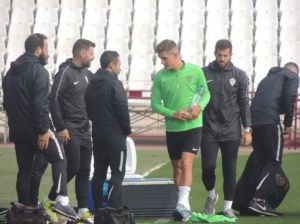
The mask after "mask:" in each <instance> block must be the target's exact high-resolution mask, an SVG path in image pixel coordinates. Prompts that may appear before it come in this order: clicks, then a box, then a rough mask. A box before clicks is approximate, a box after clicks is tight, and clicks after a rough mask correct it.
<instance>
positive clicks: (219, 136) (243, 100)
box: [203, 61, 251, 141]
mask: <svg viewBox="0 0 300 224" xmlns="http://www.w3.org/2000/svg"><path fill="white" fill-rule="evenodd" d="M203 71H204V74H205V77H206V81H207V86H208V89H209V92H210V101H209V103H208V104H207V106H206V107H205V110H204V113H203V136H204V137H205V138H208V139H210V140H213V141H231V140H237V139H240V137H241V123H242V124H243V126H244V127H251V117H250V108H249V96H248V83H249V81H248V77H247V75H246V73H245V72H244V71H242V70H241V69H239V68H237V67H235V66H234V65H233V64H232V63H231V62H230V64H229V66H228V67H227V68H226V69H224V70H223V69H221V68H219V66H218V64H217V62H216V61H213V62H211V63H210V64H209V65H208V66H207V67H204V68H203Z"/></svg>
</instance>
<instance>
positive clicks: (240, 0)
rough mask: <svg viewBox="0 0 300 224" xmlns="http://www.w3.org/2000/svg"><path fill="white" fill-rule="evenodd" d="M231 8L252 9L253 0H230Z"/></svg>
mask: <svg viewBox="0 0 300 224" xmlns="http://www.w3.org/2000/svg"><path fill="white" fill-rule="evenodd" d="M231 10H232V11H233V12H235V11H253V1H249V0H231Z"/></svg>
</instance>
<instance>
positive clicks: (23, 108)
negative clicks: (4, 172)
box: [2, 33, 77, 222]
mask: <svg viewBox="0 0 300 224" xmlns="http://www.w3.org/2000/svg"><path fill="white" fill-rule="evenodd" d="M25 51H26V52H25V53H24V54H23V55H21V56H20V57H19V58H18V59H17V60H16V61H14V62H12V64H11V67H10V69H9V70H8V72H7V74H6V76H5V77H4V79H3V83H2V86H3V93H4V96H3V106H4V109H5V111H6V114H7V117H8V126H9V136H10V140H11V141H13V142H14V143H15V151H16V157H17V163H18V169H19V170H18V175H17V183H16V187H17V194H18V202H19V203H22V204H25V205H29V204H34V203H36V201H35V200H36V196H35V195H32V194H31V193H32V191H33V189H36V190H37V189H38V186H33V185H32V184H33V183H32V182H31V175H32V172H33V165H34V159H35V155H36V153H37V151H38V150H40V152H41V153H42V154H43V156H44V158H45V159H46V161H48V162H50V163H51V164H52V178H53V186H52V188H51V191H50V193H49V195H48V198H49V199H48V201H51V210H52V208H53V210H54V211H56V212H58V213H61V214H63V215H65V216H69V217H71V218H73V219H76V218H77V215H76V212H75V211H74V209H73V208H72V206H71V205H70V203H69V197H68V194H67V172H66V163H67V161H66V158H65V154H64V151H63V149H62V148H61V147H60V144H59V142H58V140H57V138H56V136H55V135H54V133H53V131H52V130H51V128H52V125H51V120H50V117H49V101H48V96H49V74H48V72H47V70H46V69H45V68H44V65H46V64H47V62H48V57H49V55H48V41H47V37H46V36H45V35H43V34H39V33H34V34H32V35H30V36H29V37H28V38H27V39H26V41H25ZM43 172H44V170H41V173H43ZM36 184H39V181H38V183H36ZM51 210H48V211H46V212H47V213H48V215H49V216H50V219H51V221H52V222H57V221H58V219H57V216H56V215H55V213H53V212H52V211H51ZM53 214H54V215H53Z"/></svg>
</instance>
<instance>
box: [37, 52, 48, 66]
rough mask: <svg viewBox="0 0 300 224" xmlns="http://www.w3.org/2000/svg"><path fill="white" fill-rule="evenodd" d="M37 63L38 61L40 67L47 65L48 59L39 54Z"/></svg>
mask: <svg viewBox="0 0 300 224" xmlns="http://www.w3.org/2000/svg"><path fill="white" fill-rule="evenodd" d="M39 61H40V63H41V65H43V66H45V65H46V64H48V58H47V57H46V56H45V55H44V54H41V55H40V56H39Z"/></svg>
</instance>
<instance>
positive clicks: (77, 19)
mask: <svg viewBox="0 0 300 224" xmlns="http://www.w3.org/2000/svg"><path fill="white" fill-rule="evenodd" d="M82 21H83V15H82V9H80V8H62V10H61V12H60V20H59V23H60V25H61V24H68V23H77V24H80V25H81V24H82Z"/></svg>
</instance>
